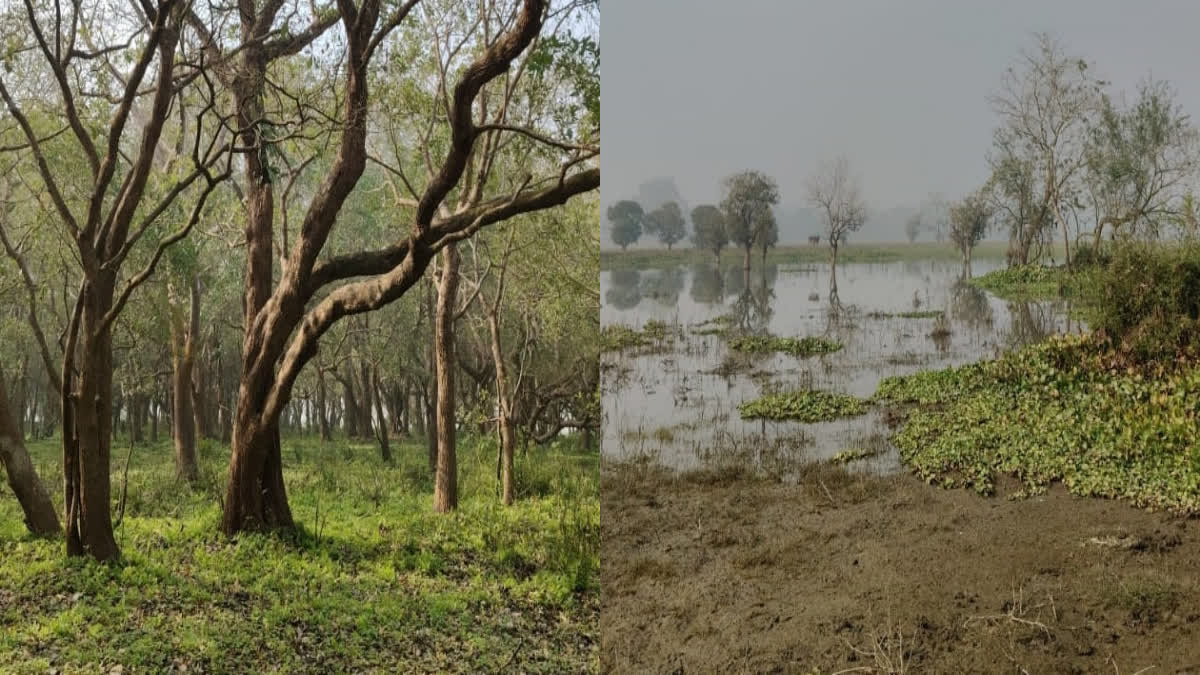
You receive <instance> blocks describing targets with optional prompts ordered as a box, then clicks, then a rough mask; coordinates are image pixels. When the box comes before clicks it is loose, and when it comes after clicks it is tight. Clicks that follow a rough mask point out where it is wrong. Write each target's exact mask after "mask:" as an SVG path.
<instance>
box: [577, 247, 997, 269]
mask: <svg viewBox="0 0 1200 675" xmlns="http://www.w3.org/2000/svg"><path fill="white" fill-rule="evenodd" d="M1006 248H1007V244H1005V243H1004V242H984V243H982V244H980V245H979V246H978V247H977V248H976V249H975V252H974V254H973V255H974V257H975V259H976V260H981V259H987V258H990V259H994V258H1003V257H1004V251H1005V249H1006ZM750 257H751V260H752V262H753V264H755V265H758V264H759V261H760V257H759V253H758V252H757V251H755V252H754V253H753V254H752V255H751V256H750ZM961 258H962V255H961V254H960V253H959V252H958V250H957V249H955V248H954V246H953V245H951V244H950V243H949V242H946V243H941V244H939V243H935V242H917V243H914V244H909V243H887V244H846V245H845V246H843V247H842V248H841V250H839V251H838V262H853V263H866V262H896V261H901V260H960V259H961ZM742 259H743V252H742V250H741V249H736V250H726V251H724V252H722V254H721V265H722V266H740V265H741V264H742ZM715 260H716V257H715V256H714V255H713V254H712V251H707V250H698V249H695V248H688V247H681V248H675V249H672V250H670V251H668V250H666V249H665V248H664V249H659V248H648V249H634V250H630V251H620V250H617V249H602V250H601V251H600V267H601V269H613V268H617V267H660V266H664V265H682V264H688V263H711V262H714V261H715ZM767 262H768V263H783V264H799V263H828V262H829V246H828V245H826V244H824V243H822V244H819V245H817V246H810V245H808V244H804V245H797V246H780V247H778V248H773V249H770V250H768V251H767Z"/></svg>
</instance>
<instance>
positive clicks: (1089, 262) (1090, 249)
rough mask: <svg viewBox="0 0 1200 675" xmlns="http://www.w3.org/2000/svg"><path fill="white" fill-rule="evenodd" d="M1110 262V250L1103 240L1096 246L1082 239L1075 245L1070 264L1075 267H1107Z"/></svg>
mask: <svg viewBox="0 0 1200 675" xmlns="http://www.w3.org/2000/svg"><path fill="white" fill-rule="evenodd" d="M1111 262H1112V250H1111V247H1110V246H1107V245H1105V244H1104V243H1103V242H1101V244H1100V245H1099V246H1097V245H1096V244H1095V243H1093V242H1086V241H1082V242H1079V243H1078V244H1076V245H1075V251H1074V255H1072V256H1071V264H1073V265H1074V266H1075V267H1077V268H1086V267H1108V265H1109V263H1111Z"/></svg>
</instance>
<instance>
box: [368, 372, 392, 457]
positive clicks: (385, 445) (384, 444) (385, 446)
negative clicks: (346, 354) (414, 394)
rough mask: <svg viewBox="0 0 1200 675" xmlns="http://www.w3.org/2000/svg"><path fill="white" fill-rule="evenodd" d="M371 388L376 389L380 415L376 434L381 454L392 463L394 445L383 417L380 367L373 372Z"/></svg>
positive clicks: (377, 411) (377, 410)
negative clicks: (389, 439)
mask: <svg viewBox="0 0 1200 675" xmlns="http://www.w3.org/2000/svg"><path fill="white" fill-rule="evenodd" d="M371 389H373V390H374V394H375V395H374V399H375V414H376V415H377V416H378V417H379V419H378V420H376V422H375V436H376V437H377V438H378V439H379V454H380V455H381V456H382V458H383V461H384V462H386V463H388V464H391V463H392V445H391V443H390V442H389V441H388V427H387V424H386V422H385V421H384V419H383V392H381V391H379V368H378V367H376V368H373V369H372V372H371Z"/></svg>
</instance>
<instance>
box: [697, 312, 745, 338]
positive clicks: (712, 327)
mask: <svg viewBox="0 0 1200 675" xmlns="http://www.w3.org/2000/svg"><path fill="white" fill-rule="evenodd" d="M736 324H737V319H735V318H734V317H733V316H732V315H730V314H721V315H720V316H715V317H713V318H711V319H708V320H707V321H701V322H700V323H698V324H695V325H694V326H692V333H694V334H696V335H727V334H729V333H730V332H731V331H732V330H733V328H734V326H735V325H736Z"/></svg>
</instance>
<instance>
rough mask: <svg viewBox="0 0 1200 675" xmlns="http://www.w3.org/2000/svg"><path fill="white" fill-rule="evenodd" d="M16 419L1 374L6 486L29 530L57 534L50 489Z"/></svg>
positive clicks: (0, 434)
mask: <svg viewBox="0 0 1200 675" xmlns="http://www.w3.org/2000/svg"><path fill="white" fill-rule="evenodd" d="M16 419H17V418H15V417H13V416H12V412H11V411H10V410H9V405H8V393H7V391H6V389H5V384H4V377H3V376H2V375H0V464H2V465H3V466H4V470H5V472H6V473H7V474H8V487H10V488H11V489H12V491H13V494H15V495H16V496H17V501H18V502H20V504H21V510H22V511H24V512H25V527H27V528H29V531H30V532H32V533H33V534H36V535H38V536H49V535H55V534H59V533H61V532H62V526H60V525H59V523H58V513H57V511H56V510H55V508H54V502H52V501H50V493H48V492H46V487H45V486H44V485H42V481H41V479H40V478H39V477H38V474H37V469H35V468H34V466H33V461H31V460H30V459H29V452H28V451H27V450H26V449H25V439H24V434H23V433H22V430H21V428H20V427H19V426H18V425H19V422H17V421H16Z"/></svg>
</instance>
